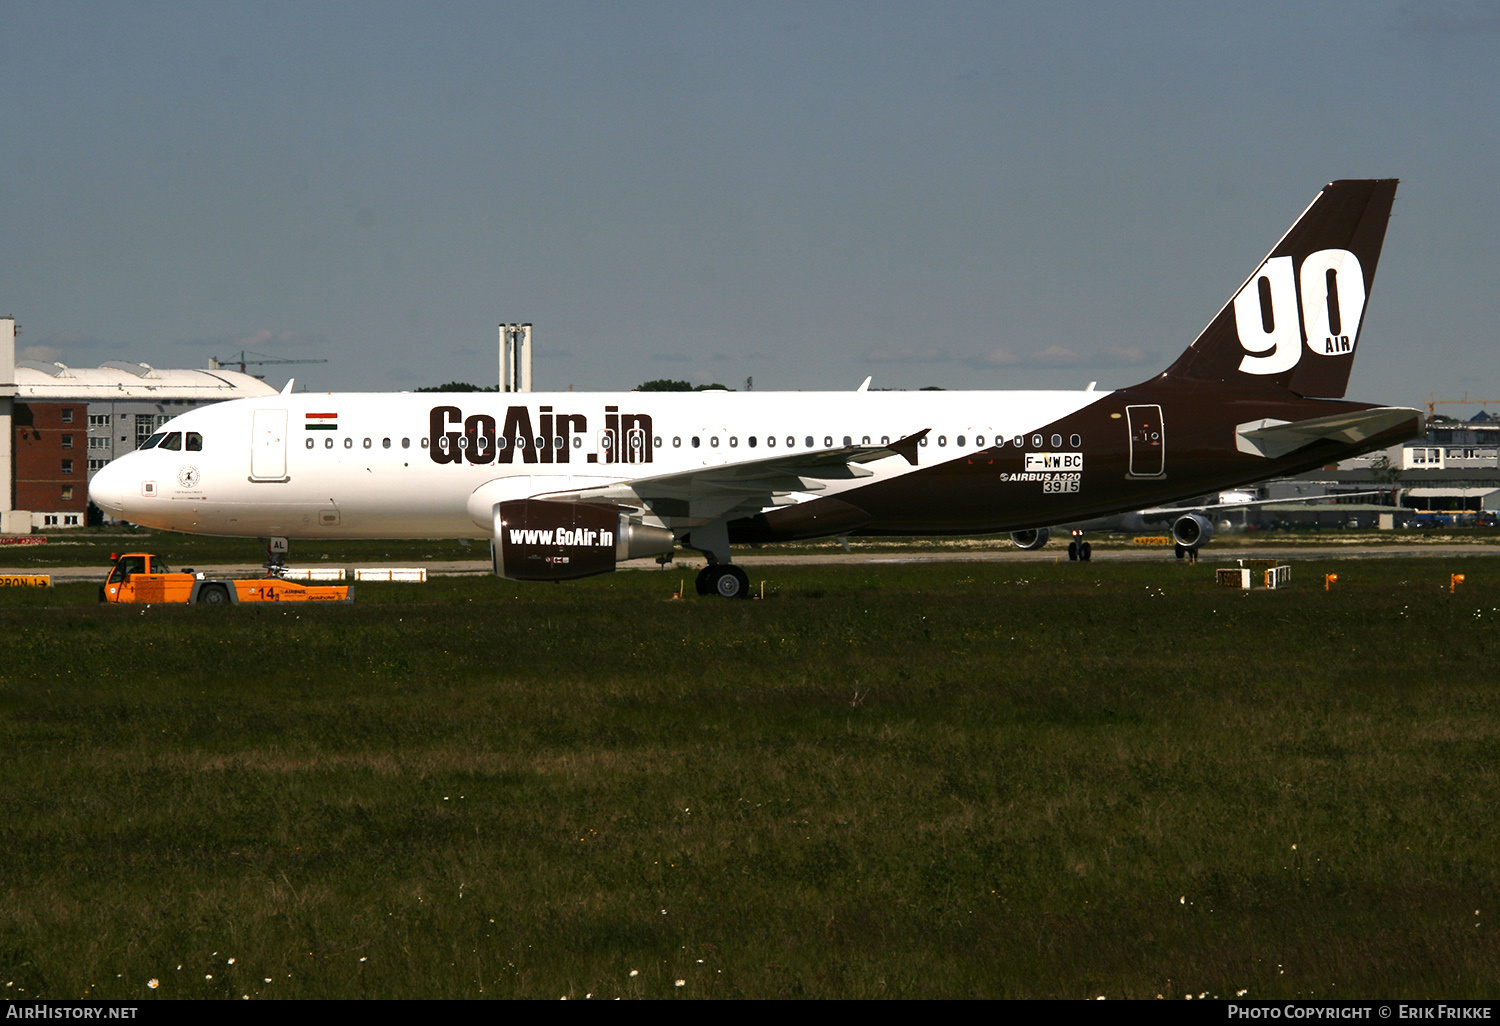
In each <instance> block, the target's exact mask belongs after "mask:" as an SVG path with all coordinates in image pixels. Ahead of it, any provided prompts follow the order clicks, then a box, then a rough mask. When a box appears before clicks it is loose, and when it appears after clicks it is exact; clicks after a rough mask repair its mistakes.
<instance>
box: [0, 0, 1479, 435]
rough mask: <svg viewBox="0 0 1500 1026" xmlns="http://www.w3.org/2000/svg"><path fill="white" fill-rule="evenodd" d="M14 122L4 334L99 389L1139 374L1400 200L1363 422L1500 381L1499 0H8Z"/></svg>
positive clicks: (1373, 306) (1, 220) (8, 153)
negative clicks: (237, 382)
mask: <svg viewBox="0 0 1500 1026" xmlns="http://www.w3.org/2000/svg"><path fill="white" fill-rule="evenodd" d="M0 126H3V132H0V240H3V244H0V313H6V314H12V315H14V316H15V317H16V318H17V319H18V320H19V321H20V322H21V324H22V331H23V333H22V337H21V339H20V346H21V348H22V349H23V351H25V352H23V355H28V354H29V355H31V356H33V357H40V358H47V359H57V360H61V361H63V362H64V363H69V364H73V365H76V366H92V365H97V364H98V363H100V362H103V361H104V360H109V359H131V360H144V361H146V362H148V363H152V364H154V365H157V366H163V367H172V366H203V365H204V364H205V362H206V359H207V357H209V356H211V355H212V356H220V357H224V356H228V355H230V354H232V353H235V352H237V351H239V350H240V349H241V348H247V349H251V350H255V351H258V352H260V353H264V354H266V355H268V356H272V357H279V358H284V359H326V360H327V361H328V363H327V364H320V365H308V366H303V367H274V366H273V367H267V368H265V370H266V371H267V372H268V374H267V376H268V378H269V379H270V380H271V381H272V382H273V383H276V384H280V383H281V382H282V381H283V380H285V378H286V376H287V374H288V373H290V372H292V371H295V372H296V374H297V377H298V380H299V383H301V384H304V385H306V386H308V387H310V388H314V389H318V390H323V389H336V390H384V389H401V388H411V387H417V386H421V385H430V384H437V383H440V382H442V381H447V380H451V379H460V380H469V381H474V382H477V383H482V384H492V383H493V382H494V381H495V378H496V374H497V370H496V356H495V344H496V343H495V334H496V332H495V326H496V324H497V323H499V322H501V321H520V320H527V321H531V322H533V323H534V324H535V326H536V327H535V332H536V357H537V359H536V379H537V381H536V384H537V387H538V388H539V389H566V388H568V387H570V386H571V387H574V388H577V389H580V390H593V389H617V388H629V387H632V386H634V385H636V384H638V383H639V382H641V381H644V380H646V379H649V378H659V377H673V378H687V379H689V380H692V381H694V382H698V383H702V382H707V381H722V382H724V383H726V384H729V385H732V386H736V387H742V386H743V383H744V380H745V379H746V378H747V377H753V378H754V381H755V387H756V388H757V389H762V390H764V389H821V388H833V389H844V388H853V387H854V386H855V385H857V384H858V383H859V381H860V380H861V379H862V378H863V377H864V376H865V375H867V374H873V375H874V376H875V384H876V385H877V386H882V385H883V386H888V387H919V386H922V385H940V386H944V387H950V388H1039V387H1059V388H1072V387H1082V386H1084V385H1086V384H1087V382H1088V381H1090V380H1094V379H1097V380H1098V381H1099V382H1100V385H1101V386H1102V387H1110V386H1116V385H1126V384H1131V383H1133V382H1135V381H1138V380H1141V379H1142V378H1145V377H1147V376H1149V375H1150V374H1152V373H1154V372H1155V371H1158V370H1160V369H1161V368H1162V367H1164V366H1165V365H1166V364H1167V363H1168V362H1170V360H1171V359H1172V358H1173V357H1174V356H1175V355H1176V354H1177V353H1178V352H1180V351H1181V349H1182V348H1184V347H1185V346H1186V345H1187V343H1188V342H1189V341H1191V340H1192V338H1193V336H1194V335H1195V334H1196V333H1197V331H1198V330H1199V329H1200V328H1201V327H1202V326H1203V325H1204V324H1205V323H1207V321H1208V320H1209V318H1210V317H1211V316H1212V315H1213V314H1214V313H1215V312H1216V311H1217V310H1218V308H1219V307H1220V306H1221V305H1223V303H1224V302H1225V301H1226V300H1228V298H1229V296H1230V295H1231V293H1232V292H1233V291H1234V289H1236V288H1237V287H1238V286H1239V284H1240V283H1241V282H1242V281H1243V280H1244V278H1245V276H1246V275H1248V274H1249V273H1250V271H1251V270H1253V269H1254V266H1255V264H1256V262H1257V261H1258V260H1259V259H1260V258H1261V257H1262V256H1263V255H1264V254H1265V252H1266V251H1267V250H1268V249H1269V248H1270V246H1271V245H1272V244H1273V243H1274V242H1275V241H1276V239H1277V238H1278V237H1279V236H1280V234H1281V233H1282V231H1283V230H1284V229H1285V228H1286V227H1287V226H1288V225H1289V224H1290V223H1291V221H1292V220H1293V218H1295V217H1296V215H1297V214H1298V213H1299V212H1300V211H1301V210H1302V209H1303V207H1304V206H1306V204H1307V203H1308V202H1309V201H1310V200H1311V199H1312V197H1313V195H1314V194H1315V193H1316V191H1317V190H1318V189H1319V188H1320V187H1321V186H1322V185H1323V184H1324V183H1325V182H1327V181H1329V180H1332V179H1334V178H1352V177H1391V176H1395V177H1399V178H1401V179H1402V186H1401V189H1400V191H1399V192H1398V194H1397V198H1396V212H1395V216H1394V218H1393V220H1392V223H1391V226H1390V230H1389V233H1388V235H1387V238H1386V247H1385V253H1384V256H1383V258H1382V261H1381V265H1380V270H1379V274H1378V276H1377V279H1376V283H1375V288H1374V291H1373V292H1372V294H1371V297H1370V304H1369V307H1368V313H1367V316H1366V325H1365V335H1364V341H1363V343H1362V346H1361V358H1360V360H1359V361H1358V362H1357V363H1356V365H1355V369H1354V378H1353V381H1352V382H1351V387H1350V395H1351V397H1354V398H1360V399H1367V400H1372V401H1385V402H1392V403H1399V404H1407V405H1414V404H1417V403H1420V402H1422V401H1424V400H1425V399H1426V397H1427V395H1428V393H1430V392H1431V393H1436V395H1437V397H1438V398H1457V397H1458V396H1459V395H1461V394H1463V393H1464V392H1466V391H1467V392H1468V393H1469V394H1470V395H1471V396H1476V397H1485V398H1489V397H1500V380H1497V375H1496V374H1495V373H1494V369H1495V366H1496V360H1495V354H1496V345H1495V342H1494V338H1493V327H1492V326H1493V325H1494V324H1495V322H1496V316H1497V314H1500V291H1497V289H1496V285H1495V278H1496V270H1497V268H1500V243H1497V239H1500V213H1497V211H1500V202H1497V194H1496V185H1497V181H1500V174H1497V172H1500V160H1497V156H1500V139H1497V136H1500V3H1496V2H1459V0H1455V2H1448V3H1417V2H1402V3H1349V4H1303V3H1295V4H1278V3H1256V4H1227V3H1226V4H1196V3H1195V4H1150V3H1138V2H1137V3H1119V4H1113V3H1100V4H1083V3H1077V4H1034V3H1016V4H1011V3H983V4H966V3H898V4H884V3H871V4H839V3H830V2H820V3H811V4H801V3H785V4H781V3H733V4H729V3H724V4H717V5H715V4H703V3H672V4H656V3H634V2H633V3H628V4H627V3H619V4H615V3H605V4H569V3H543V4H498V3H478V4H467V3H420V4H417V3H412V4H378V3H337V4H335V3H328V4H323V3H292V4H282V3H240V4H218V5H210V4H178V3H163V4H152V3H134V4H129V5H123V4H106V3H67V2H49V3H45V4H43V3H30V2H16V0H0ZM1462 409H1463V408H1462V407H1459V408H1452V410H1450V412H1452V411H1454V410H1462Z"/></svg>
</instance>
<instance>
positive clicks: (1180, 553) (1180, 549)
mask: <svg viewBox="0 0 1500 1026" xmlns="http://www.w3.org/2000/svg"><path fill="white" fill-rule="evenodd" d="M1185 555H1187V550H1186V549H1184V548H1183V547H1182V546H1181V545H1179V546H1177V558H1178V559H1181V558H1182V557H1183V556H1185Z"/></svg>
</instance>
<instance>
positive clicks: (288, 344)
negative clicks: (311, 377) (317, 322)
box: [172, 328, 328, 359]
mask: <svg viewBox="0 0 1500 1026" xmlns="http://www.w3.org/2000/svg"><path fill="white" fill-rule="evenodd" d="M172 344H173V345H175V346H185V347H187V348H189V349H222V350H226V351H228V350H239V349H246V350H250V349H311V348H313V347H315V346H326V345H327V344H328V336H326V335H323V334H320V333H318V332H315V331H294V330H292V329H290V328H281V329H278V330H274V331H273V330H272V329H270V328H259V329H257V330H255V331H251V332H245V333H243V334H239V335H233V334H224V335H214V336H211V337H209V338H184V339H178V340H177V341H176V342H173V343H172ZM221 358H222V359H227V356H223V357H221Z"/></svg>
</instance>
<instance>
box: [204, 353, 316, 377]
mask: <svg viewBox="0 0 1500 1026" xmlns="http://www.w3.org/2000/svg"><path fill="white" fill-rule="evenodd" d="M247 352H249V353H250V355H251V356H258V357H260V359H258V360H247V359H245V354H246V353H247ZM327 362H328V361H327V360H278V359H276V358H275V357H273V356H267V355H266V354H264V353H256V352H250V351H249V350H246V349H241V350H240V355H239V356H238V357H237V358H236V357H230V358H229V359H227V360H221V359H219V358H218V357H217V356H210V357H209V358H208V369H209V370H220V369H221V368H225V367H228V366H232V365H234V364H239V366H240V373H241V374H243V373H245V368H246V367H250V366H257V367H258V366H260V365H261V364H268V363H327Z"/></svg>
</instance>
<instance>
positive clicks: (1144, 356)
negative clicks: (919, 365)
mask: <svg viewBox="0 0 1500 1026" xmlns="http://www.w3.org/2000/svg"><path fill="white" fill-rule="evenodd" d="M1151 361H1152V355H1151V354H1150V353H1148V352H1146V351H1145V350H1143V349H1141V348H1140V347H1139V346H1105V347H1104V348H1103V349H1102V350H1099V351H1097V352H1092V353H1079V352H1078V351H1077V350H1074V349H1070V348H1069V347H1067V346H1048V347H1047V348H1046V349H1043V350H1042V351H1041V352H1038V353H1032V354H1031V355H1030V356H1026V357H1020V356H1016V355H1015V354H1014V353H1012V352H1011V351H1010V350H1008V349H991V350H990V351H989V352H988V353H983V354H981V355H979V356H970V357H967V358H966V359H965V360H964V362H965V363H966V364H968V365H969V366H970V367H977V368H981V369H983V368H986V367H1014V368H1024V367H1139V366H1141V365H1143V364H1149V363H1150V362H1151Z"/></svg>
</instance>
